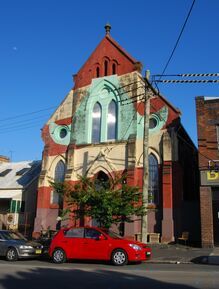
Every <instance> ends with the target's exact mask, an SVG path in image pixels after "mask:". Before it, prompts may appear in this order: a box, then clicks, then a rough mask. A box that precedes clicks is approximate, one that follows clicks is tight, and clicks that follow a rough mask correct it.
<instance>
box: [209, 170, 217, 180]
mask: <svg viewBox="0 0 219 289" xmlns="http://www.w3.org/2000/svg"><path fill="white" fill-rule="evenodd" d="M207 180H208V181H217V180H219V172H215V171H208V172H207Z"/></svg>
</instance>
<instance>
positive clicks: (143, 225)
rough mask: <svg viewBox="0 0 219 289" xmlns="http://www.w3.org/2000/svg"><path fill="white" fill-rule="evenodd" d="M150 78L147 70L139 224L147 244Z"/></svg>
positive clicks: (144, 241) (143, 240)
mask: <svg viewBox="0 0 219 289" xmlns="http://www.w3.org/2000/svg"><path fill="white" fill-rule="evenodd" d="M149 77H150V72H149V70H147V71H146V79H144V82H145V95H144V135H143V187H142V205H143V208H144V211H146V214H145V215H143V216H142V222H141V240H142V242H143V243H147V233H148V216H147V207H148V186H149V170H148V143H149V116H150V96H149V90H148V80H149Z"/></svg>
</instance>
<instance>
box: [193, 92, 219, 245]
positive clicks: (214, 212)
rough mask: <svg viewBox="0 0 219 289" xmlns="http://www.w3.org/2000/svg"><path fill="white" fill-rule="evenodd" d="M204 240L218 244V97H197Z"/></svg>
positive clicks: (206, 242)
mask: <svg viewBox="0 0 219 289" xmlns="http://www.w3.org/2000/svg"><path fill="white" fill-rule="evenodd" d="M196 114H197V128H198V149H199V171H200V178H201V181H200V207H201V210H200V212H201V243H202V246H203V247H214V246H215V245H219V97H204V96H200V97H196Z"/></svg>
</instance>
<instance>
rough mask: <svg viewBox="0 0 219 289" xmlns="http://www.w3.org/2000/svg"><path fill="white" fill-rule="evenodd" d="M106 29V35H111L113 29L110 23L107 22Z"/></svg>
mask: <svg viewBox="0 0 219 289" xmlns="http://www.w3.org/2000/svg"><path fill="white" fill-rule="evenodd" d="M104 28H105V30H106V35H110V30H111V25H110V24H109V23H107V24H106V25H105V26H104Z"/></svg>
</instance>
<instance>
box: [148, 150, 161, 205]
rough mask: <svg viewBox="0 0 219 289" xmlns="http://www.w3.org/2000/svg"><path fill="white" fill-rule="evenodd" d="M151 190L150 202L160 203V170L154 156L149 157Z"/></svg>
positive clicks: (149, 192)
mask: <svg viewBox="0 0 219 289" xmlns="http://www.w3.org/2000/svg"><path fill="white" fill-rule="evenodd" d="M148 162H149V188H148V202H149V203H155V204H157V203H158V195H159V168H158V161H157V159H156V157H155V156H154V155H153V154H150V155H149V158H148Z"/></svg>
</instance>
